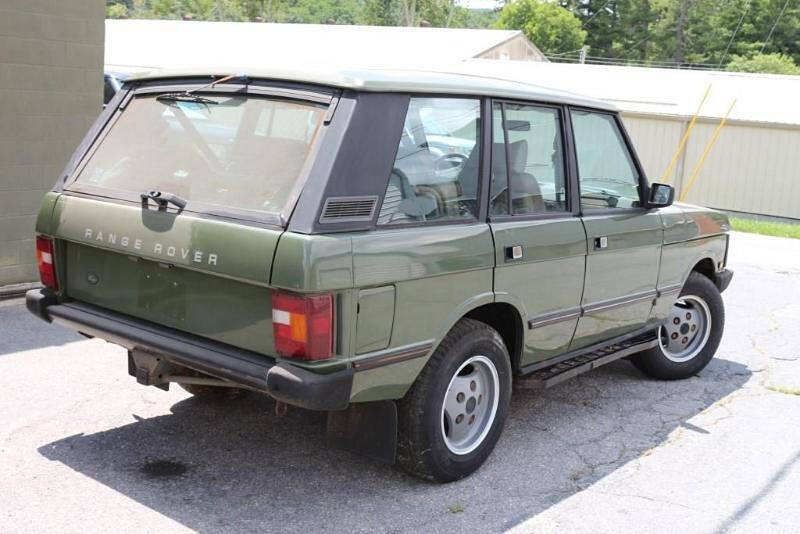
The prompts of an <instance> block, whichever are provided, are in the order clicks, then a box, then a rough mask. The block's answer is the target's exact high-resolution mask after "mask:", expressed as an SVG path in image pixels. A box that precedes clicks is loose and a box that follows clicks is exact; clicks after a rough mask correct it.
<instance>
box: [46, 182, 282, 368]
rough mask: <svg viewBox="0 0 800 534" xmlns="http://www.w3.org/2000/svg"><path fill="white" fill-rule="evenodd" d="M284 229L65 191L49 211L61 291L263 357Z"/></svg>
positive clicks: (269, 347)
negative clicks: (61, 268) (61, 261)
mask: <svg viewBox="0 0 800 534" xmlns="http://www.w3.org/2000/svg"><path fill="white" fill-rule="evenodd" d="M151 206H152V205H151ZM282 232H283V230H282V229H280V228H277V227H265V226H256V225H252V224H246V223H245V224H242V222H240V221H236V222H229V221H227V220H224V219H220V218H211V217H203V216H198V215H194V214H191V213H185V212H184V213H181V214H180V215H177V214H175V213H170V212H164V211H157V210H155V209H152V208H150V209H146V208H143V207H142V206H140V205H136V204H132V203H127V202H124V201H111V200H107V199H93V198H84V197H79V196H72V195H69V194H66V195H61V196H60V197H59V199H58V202H57V204H56V208H55V212H54V214H53V234H54V237H55V238H56V239H57V240H58V241H57V245H58V249H59V251H60V252H59V256H60V257H61V258H65V259H66V270H65V277H64V278H65V279H64V280H62V289H63V291H64V292H65V294H66V295H67V296H69V297H71V298H74V299H77V300H80V301H83V302H87V303H91V304H95V305H97V306H101V307H103V308H107V309H109V310H113V311H116V312H120V313H124V314H128V315H131V316H134V317H137V318H140V319H145V320H148V321H152V322H154V323H158V324H161V325H164V326H169V327H172V328H176V329H178V330H181V331H184V332H189V333H192V334H197V335H200V336H203V337H207V338H210V339H213V340H216V341H220V342H222V343H227V344H230V345H233V346H236V347H241V348H244V349H249V350H253V351H257V352H260V353H264V354H274V353H275V345H274V341H273V332H272V321H271V312H272V303H271V292H270V290H269V288H268V284H269V281H270V274H271V265H272V260H273V255H274V253H275V249H276V247H277V243H278V239H279V238H280V236H281V233H282Z"/></svg>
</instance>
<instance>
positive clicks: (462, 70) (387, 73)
mask: <svg viewBox="0 0 800 534" xmlns="http://www.w3.org/2000/svg"><path fill="white" fill-rule="evenodd" d="M230 74H237V75H242V76H248V77H251V78H262V79H268V80H282V81H293V82H301V83H309V84H314V85H324V86H329V87H337V88H342V89H353V90H358V91H372V92H404V93H406V92H408V93H423V94H443V95H476V96H492V97H497V98H509V99H518V100H532V101H539V102H552V103H563V104H572V105H577V106H586V107H591V108H599V109H606V110H612V111H616V108H615V107H614V106H613V105H612V104H610V103H609V102H606V101H603V100H598V99H593V98H589V97H585V96H581V95H577V94H573V93H569V92H567V91H562V90H559V89H551V88H548V87H543V86H539V85H533V84H530V83H523V82H519V81H515V80H513V79H511V77H510V76H509V77H502V76H500V77H498V76H488V75H484V74H482V73H481V72H480V69H479V68H476V66H475V65H471V66H470V65H468V64H466V63H458V64H455V65H452V66H446V67H425V68H420V69H410V68H364V67H359V68H347V67H343V68H336V67H330V66H320V67H314V68H308V67H307V68H305V69H292V68H286V67H274V68H269V67H263V68H237V67H235V66H226V67H222V68H219V67H214V68H212V67H209V68H204V69H197V68H192V69H187V70H171V69H165V70H158V71H152V72H147V73H140V74H136V75H134V76H132V77H131V78H129V79H128V81H131V80H156V79H166V78H181V77H184V78H185V77H193V76H206V77H210V76H226V75H230Z"/></svg>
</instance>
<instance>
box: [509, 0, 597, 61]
mask: <svg viewBox="0 0 800 534" xmlns="http://www.w3.org/2000/svg"><path fill="white" fill-rule="evenodd" d="M497 27H498V28H505V29H509V30H522V32H523V33H524V34H525V36H526V37H527V38H528V39H530V40H531V42H533V44H535V45H536V46H537V47H539V49H540V50H542V52H544V53H545V54H558V53H563V52H571V51H574V50H578V49H579V48H581V47H582V46H583V43H584V41H585V40H586V31H584V30H583V29H582V28H581V22H580V20H578V18H577V17H576V16H575V15H573V14H572V13H570V12H569V11H568V10H567V9H564V8H563V7H561V6H559V5H558V4H555V3H550V2H546V1H541V0H518V1H517V2H512V3H509V4H507V5H506V6H505V7H504V8H503V10H502V11H501V12H500V18H499V19H498V21H497Z"/></svg>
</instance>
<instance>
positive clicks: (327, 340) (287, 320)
mask: <svg viewBox="0 0 800 534" xmlns="http://www.w3.org/2000/svg"><path fill="white" fill-rule="evenodd" d="M272 330H273V332H274V334H275V349H276V350H277V351H278V354H279V355H281V356H284V357H286V358H298V359H301V360H324V359H326V358H330V357H331V353H332V351H333V296H332V295H295V294H292V293H280V292H274V293H273V294H272Z"/></svg>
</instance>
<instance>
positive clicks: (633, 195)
mask: <svg viewBox="0 0 800 534" xmlns="http://www.w3.org/2000/svg"><path fill="white" fill-rule="evenodd" d="M571 115H572V130H573V132H574V136H575V153H576V156H577V159H578V178H579V183H580V190H581V207H582V208H583V209H598V208H601V209H602V208H631V207H637V206H639V205H640V199H639V175H638V173H637V172H636V167H635V166H634V165H633V160H632V159H631V156H630V153H629V152H628V147H627V146H626V145H625V142H624V140H623V138H622V134H621V133H620V131H619V128H618V127H617V123H616V121H615V120H614V117H613V115H609V114H606V113H594V112H589V111H572V112H571Z"/></svg>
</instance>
